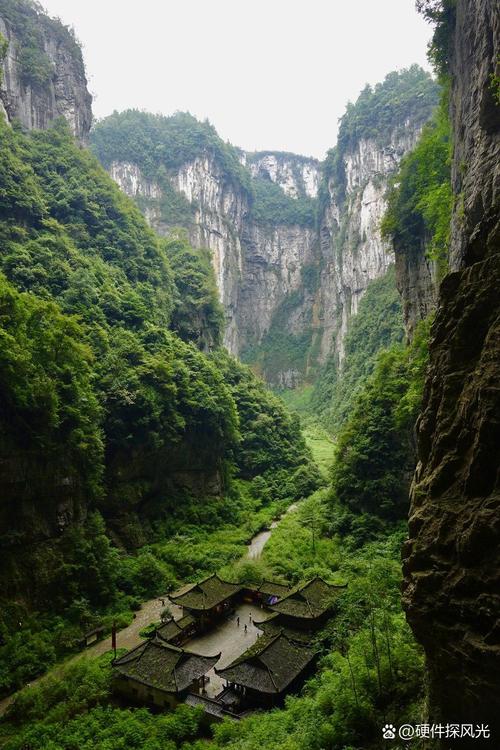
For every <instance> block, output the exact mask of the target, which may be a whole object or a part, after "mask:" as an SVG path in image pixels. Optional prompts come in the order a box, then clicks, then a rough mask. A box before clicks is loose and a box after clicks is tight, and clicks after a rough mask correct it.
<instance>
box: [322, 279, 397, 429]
mask: <svg viewBox="0 0 500 750" xmlns="http://www.w3.org/2000/svg"><path fill="white" fill-rule="evenodd" d="M403 334H404V331H403V320H402V311H401V300H400V297H399V294H398V292H397V290H396V280H395V274H394V266H391V267H390V268H389V270H388V271H387V273H386V274H385V276H383V277H381V278H379V279H375V280H374V281H372V282H371V283H370V284H369V285H368V289H367V290H366V294H365V295H364V296H363V298H362V299H361V302H360V304H359V310H358V313H357V315H355V316H353V317H352V318H351V319H350V321H349V328H348V330H347V334H346V336H345V338H344V360H343V362H342V366H341V368H340V367H339V364H338V361H337V357H336V356H331V357H330V358H329V359H328V361H327V363H326V365H325V366H324V368H323V370H322V371H321V372H320V373H319V376H318V379H317V381H316V383H315V386H314V390H313V393H312V396H311V407H310V408H311V409H312V410H313V411H314V413H315V414H317V415H318V416H319V417H320V419H321V421H322V422H323V424H324V425H325V426H326V427H327V428H328V429H329V430H331V431H332V432H336V431H338V429H339V428H340V427H341V425H342V424H344V422H345V421H346V419H347V418H348V416H349V413H350V411H351V409H352V406H353V403H354V401H355V399H356V397H357V395H358V394H359V393H360V391H361V390H362V389H363V387H364V385H365V383H366V380H367V378H368V377H369V376H370V375H371V373H372V372H373V370H374V367H375V363H376V360H377V356H378V354H379V352H380V351H381V350H383V349H386V348H388V347H390V346H392V345H393V344H396V343H398V342H400V341H402V339H403Z"/></svg>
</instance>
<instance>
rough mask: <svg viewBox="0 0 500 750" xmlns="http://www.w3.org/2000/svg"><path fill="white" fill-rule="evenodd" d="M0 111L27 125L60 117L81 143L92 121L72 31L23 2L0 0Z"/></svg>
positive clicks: (43, 125)
mask: <svg viewBox="0 0 500 750" xmlns="http://www.w3.org/2000/svg"><path fill="white" fill-rule="evenodd" d="M0 35H1V36H0V43H1V44H0V48H1V51H2V59H1V74H0V112H3V114H4V115H5V116H6V117H7V120H8V121H9V122H10V121H12V120H14V119H16V120H19V122H20V123H21V125H22V126H23V127H25V128H27V129H32V128H38V129H44V128H46V127H47V126H48V125H49V124H50V123H51V122H52V121H53V120H55V119H57V118H58V117H64V118H65V119H66V120H67V122H68V123H69V125H70V128H71V130H72V132H73V134H74V135H75V136H76V137H77V138H79V139H80V140H82V141H85V140H86V139H87V137H88V133H89V130H90V126H91V123H92V97H91V96H90V94H89V92H88V90H87V80H86V77H85V68H84V64H83V59H82V54H81V49H80V47H79V45H78V43H77V42H76V40H75V38H74V37H73V35H72V33H71V32H70V31H69V29H67V28H66V27H65V26H63V25H62V24H61V23H60V22H59V21H57V20H55V19H51V18H48V17H47V16H46V15H44V14H43V13H41V12H40V11H39V9H38V7H37V6H36V5H34V4H32V3H30V2H27V0H20V2H16V3H13V2H11V0H0Z"/></svg>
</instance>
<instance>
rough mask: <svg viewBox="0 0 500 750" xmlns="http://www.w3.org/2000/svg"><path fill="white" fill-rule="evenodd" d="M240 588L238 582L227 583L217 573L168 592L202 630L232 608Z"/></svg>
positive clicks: (170, 597) (173, 600)
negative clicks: (195, 620) (170, 592)
mask: <svg viewBox="0 0 500 750" xmlns="http://www.w3.org/2000/svg"><path fill="white" fill-rule="evenodd" d="M242 589H243V587H242V586H241V585H240V584H236V583H228V582H227V581H223V580H222V579H221V578H219V576H218V575H212V576H209V577H208V578H205V579H204V580H203V581H199V583H190V584H188V585H187V586H184V587H183V588H182V589H179V591H176V592H175V593H173V594H170V596H169V599H170V600H171V601H172V602H173V603H174V604H177V605H178V606H180V607H182V608H183V610H184V612H187V613H189V614H191V615H192V616H193V617H195V618H196V619H197V620H198V624H199V628H200V629H202V630H203V629H206V628H207V627H209V626H210V625H211V624H212V623H214V622H215V621H216V620H218V619H220V618H221V617H223V616H224V615H225V614H227V613H228V612H230V611H231V610H232V609H233V607H234V603H235V601H236V599H237V597H238V596H239V595H240V594H241V592H242Z"/></svg>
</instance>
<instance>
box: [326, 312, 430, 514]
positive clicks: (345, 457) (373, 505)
mask: <svg viewBox="0 0 500 750" xmlns="http://www.w3.org/2000/svg"><path fill="white" fill-rule="evenodd" d="M428 335H429V321H424V322H422V323H421V324H420V326H419V327H418V328H417V331H416V333H415V336H414V338H413V341H412V344H411V346H409V347H403V346H401V345H399V346H394V347H392V348H391V349H388V350H387V351H384V352H382V353H381V354H379V357H378V359H377V362H376V366H375V369H374V372H373V374H372V375H371V376H370V377H369V378H368V380H367V381H366V383H365V384H364V386H363V388H362V389H361V391H360V392H359V394H358V396H357V398H356V399H355V401H354V404H353V408H352V411H351V413H350V415H349V417H348V419H347V421H346V423H345V425H344V426H343V428H342V429H341V431H340V433H339V436H338V442H337V445H336V449H335V458H334V463H333V470H332V493H333V497H334V498H335V499H336V500H337V501H338V502H340V503H341V504H342V505H344V506H346V507H348V508H350V509H351V510H353V511H355V512H357V513H369V514H372V515H375V516H380V517H382V518H387V519H397V518H405V517H406V515H407V509H408V492H409V486H410V481H411V476H412V474H413V470H414V467H415V446H414V436H413V430H414V425H415V421H416V418H417V416H418V412H419V408H420V403H421V400H422V393H423V387H424V376H425V370H426V366H427V358H428Z"/></svg>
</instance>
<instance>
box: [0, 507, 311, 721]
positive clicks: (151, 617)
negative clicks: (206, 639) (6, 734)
mask: <svg viewBox="0 0 500 750" xmlns="http://www.w3.org/2000/svg"><path fill="white" fill-rule="evenodd" d="M296 509H297V505H296V504H294V505H290V507H289V508H287V510H286V511H285V513H284V514H283V515H286V514H287V513H290V512H291V511H294V510H296ZM281 518H283V516H280V518H279V519H278V520H276V521H273V523H272V524H271V527H270V529H268V530H267V531H261V532H259V534H256V535H255V536H254V538H253V539H252V541H251V542H250V544H249V545H248V552H247V557H249V558H250V559H251V560H256V559H257V558H259V557H260V556H261V554H262V550H263V549H264V546H265V544H266V542H267V541H268V540H269V538H270V536H271V534H272V530H273V529H275V528H276V526H277V525H278V523H279V521H280V520H281ZM164 601H165V604H162V600H161V599H157V598H155V599H150V600H149V601H147V602H144V604H143V605H142V606H141V609H140V610H139V611H138V612H136V613H135V617H134V619H133V621H132V622H131V624H130V625H128V626H127V627H126V628H123V630H120V631H119V632H118V633H117V636H116V645H117V648H126V649H131V648H134V646H138V645H139V643H140V642H141V641H142V638H141V636H140V635H139V632H140V631H141V630H142V629H143V628H145V627H146V625H149V624H150V623H152V622H155V621H159V619H160V614H161V612H162V610H163V609H164V607H165V606H168V608H169V609H170V611H171V612H172V614H173V616H174V618H175V619H178V618H179V617H180V616H181V613H182V610H181V608H180V607H177V606H176V605H175V604H172V603H171V602H170V601H169V600H168V599H165V600H164ZM110 650H111V636H108V637H107V638H104V639H103V640H102V641H98V642H97V643H95V644H94V645H93V646H89V647H88V648H86V649H85V650H84V651H80V652H78V653H77V654H75V655H74V656H71V657H69V659H67V660H66V661H64V662H62V663H61V664H58V665H56V666H55V667H53V668H52V669H51V670H50V671H49V672H46V673H45V674H43V675H41V676H40V677H37V678H36V679H34V680H32V681H31V682H30V683H29V684H30V685H36V684H38V683H40V682H41V681H42V680H44V679H45V678H46V677H49V676H52V677H54V676H57V675H58V674H60V673H61V670H62V669H63V668H64V667H66V666H68V664H75V663H76V662H77V661H80V659H85V658H86V657H95V656H101V654H105V653H106V651H110ZM15 695H16V694H15V693H14V694H13V695H9V696H7V698H3V700H0V716H3V714H4V713H5V712H6V710H7V709H8V707H9V706H10V704H11V703H12V701H13V700H14V698H15Z"/></svg>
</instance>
